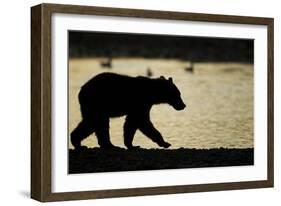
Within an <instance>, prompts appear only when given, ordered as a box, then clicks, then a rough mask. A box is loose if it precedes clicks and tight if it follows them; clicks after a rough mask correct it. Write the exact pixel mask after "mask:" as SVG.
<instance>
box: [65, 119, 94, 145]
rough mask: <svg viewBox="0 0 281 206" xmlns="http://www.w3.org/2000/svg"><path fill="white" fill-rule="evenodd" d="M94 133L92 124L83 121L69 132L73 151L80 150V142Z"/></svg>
mask: <svg viewBox="0 0 281 206" xmlns="http://www.w3.org/2000/svg"><path fill="white" fill-rule="evenodd" d="M93 132H94V128H93V125H92V122H90V121H87V120H85V119H83V120H82V121H81V122H80V123H79V124H78V126H77V127H76V128H75V129H74V130H73V131H72V132H71V134H70V137H71V143H72V145H73V146H74V148H75V149H81V148H82V146H81V141H82V140H83V139H85V138H87V137H88V136H89V135H90V134H92V133H93Z"/></svg>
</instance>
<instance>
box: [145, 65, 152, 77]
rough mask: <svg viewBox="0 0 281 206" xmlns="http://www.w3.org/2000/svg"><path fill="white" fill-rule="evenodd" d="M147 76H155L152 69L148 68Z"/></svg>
mask: <svg viewBox="0 0 281 206" xmlns="http://www.w3.org/2000/svg"><path fill="white" fill-rule="evenodd" d="M146 76H148V77H152V76H153V72H152V71H151V69H150V67H147V69H146Z"/></svg>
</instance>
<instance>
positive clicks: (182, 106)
mask: <svg viewBox="0 0 281 206" xmlns="http://www.w3.org/2000/svg"><path fill="white" fill-rule="evenodd" d="M185 107H186V105H185V104H184V103H183V104H181V105H179V106H177V107H176V108H175V109H176V110H178V111H180V110H184V108H185Z"/></svg>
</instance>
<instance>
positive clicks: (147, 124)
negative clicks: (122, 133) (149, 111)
mask: <svg viewBox="0 0 281 206" xmlns="http://www.w3.org/2000/svg"><path fill="white" fill-rule="evenodd" d="M139 129H140V131H141V132H142V133H143V134H144V135H146V136H147V137H149V138H150V139H151V140H152V141H153V142H156V143H157V144H158V145H159V146H160V147H164V148H168V147H170V146H171V144H170V143H168V142H165V140H164V139H163V137H162V135H161V133H160V132H159V131H158V130H157V129H156V128H155V127H154V126H153V124H152V122H151V121H150V119H149V117H145V118H144V119H143V120H142V121H141V123H140V125H139Z"/></svg>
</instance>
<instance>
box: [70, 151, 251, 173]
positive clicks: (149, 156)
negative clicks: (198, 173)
mask: <svg viewBox="0 0 281 206" xmlns="http://www.w3.org/2000/svg"><path fill="white" fill-rule="evenodd" d="M253 164H254V149H253V148H246V149H226V148H217V149H187V148H179V149H142V148H140V149H134V150H126V149H124V148H118V149H111V150H102V149H100V148H98V147H96V148H88V149H86V148H85V149H83V150H81V151H76V150H73V149H69V174H79V173H95V172H116V171H136V170H159V169H179V168H202V167H223V166H242V165H253Z"/></svg>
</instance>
